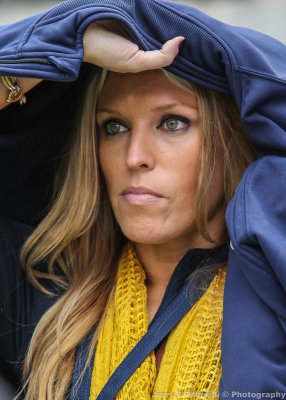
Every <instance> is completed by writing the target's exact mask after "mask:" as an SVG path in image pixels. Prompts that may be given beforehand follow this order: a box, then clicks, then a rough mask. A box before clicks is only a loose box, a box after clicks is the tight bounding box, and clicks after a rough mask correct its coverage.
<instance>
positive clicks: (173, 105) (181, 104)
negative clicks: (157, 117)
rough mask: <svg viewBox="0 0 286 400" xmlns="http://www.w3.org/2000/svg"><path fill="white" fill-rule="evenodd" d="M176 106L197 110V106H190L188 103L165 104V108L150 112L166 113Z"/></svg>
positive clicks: (157, 108) (153, 109)
mask: <svg viewBox="0 0 286 400" xmlns="http://www.w3.org/2000/svg"><path fill="white" fill-rule="evenodd" d="M177 106H185V107H189V108H196V109H198V107H197V106H193V105H191V104H189V103H170V104H167V105H165V106H161V107H155V108H152V109H151V111H153V112H156V111H167V110H169V109H170V108H174V107H177Z"/></svg>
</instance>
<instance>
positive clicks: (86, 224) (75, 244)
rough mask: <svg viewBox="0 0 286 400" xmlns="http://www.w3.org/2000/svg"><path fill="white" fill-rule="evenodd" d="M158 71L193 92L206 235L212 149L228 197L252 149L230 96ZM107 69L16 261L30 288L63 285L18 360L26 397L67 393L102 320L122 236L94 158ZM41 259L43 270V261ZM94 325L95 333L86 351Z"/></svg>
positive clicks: (54, 398)
mask: <svg viewBox="0 0 286 400" xmlns="http://www.w3.org/2000/svg"><path fill="white" fill-rule="evenodd" d="M164 72H165V74H166V75H167V77H168V79H170V80H171V82H173V83H174V84H175V85H177V86H179V87H181V88H183V89H184V90H190V91H191V92H192V93H194V94H195V95H196V96H197V98H198V104H199V111H200V115H201V128H202V150H201V168H200V173H199V180H198V182H199V183H198V190H197V194H196V223H197V226H198V230H199V231H200V232H201V233H202V235H203V236H204V237H205V238H206V239H207V240H210V241H211V240H212V239H211V237H210V235H209V233H208V192H209V188H210V184H211V182H212V178H213V176H214V172H215V166H216V160H217V157H218V156H219V157H222V159H223V162H222V170H223V178H224V196H223V197H224V200H223V201H224V204H225V205H226V204H227V202H228V201H229V200H230V199H231V197H232V196H233V194H234V192H235V189H236V187H237V185H238V183H239V181H240V179H241V176H242V174H243V172H244V170H245V169H246V167H247V166H248V165H249V163H250V162H251V161H252V160H253V159H254V158H255V153H254V150H253V149H252V147H251V146H250V144H249V142H248V139H247V136H246V134H245V132H244V129H243V126H242V123H241V119H240V115H239V111H238V109H237V107H236V105H235V103H234V101H233V100H232V99H231V98H229V97H227V96H224V95H221V94H219V93H216V92H213V91H211V90H208V89H204V88H202V87H199V86H197V85H194V84H192V83H190V82H188V81H185V80H183V79H181V78H178V77H176V76H175V75H172V74H170V73H167V72H166V71H164ZM105 77H106V71H104V70H103V71H102V72H101V73H99V74H97V75H96V76H95V77H94V79H93V80H92V81H91V82H90V84H89V87H88V90H87V93H86V99H85V102H84V105H83V108H82V112H81V118H80V120H79V123H78V127H77V129H76V131H75V134H74V136H73V141H72V143H71V145H70V150H69V154H68V156H67V157H66V160H65V163H64V165H63V167H62V170H61V172H60V173H59V175H58V177H57V179H56V183H55V193H54V201H53V204H52V206H51V209H50V212H49V213H48V215H47V216H46V217H45V218H44V219H43V221H42V222H41V223H40V224H39V226H38V227H37V228H36V229H35V231H34V232H33V233H32V235H31V236H30V237H29V239H28V240H27V241H26V243H25V245H24V247H23V249H22V253H21V262H22V265H23V267H24V268H25V270H26V272H27V275H28V278H29V279H30V281H31V282H32V283H33V284H34V286H35V287H36V288H38V289H39V290H41V291H43V292H45V293H47V295H49V296H52V295H53V294H52V293H50V292H49V291H48V290H47V288H46V286H45V284H44V283H43V282H45V280H46V279H48V280H52V281H54V282H55V283H56V285H58V286H59V287H60V288H61V289H63V294H62V295H61V296H60V297H59V298H58V299H57V300H56V302H55V304H54V305H53V306H52V307H51V308H50V309H49V310H48V311H47V312H46V313H45V314H44V315H43V317H42V318H41V320H40V322H39V323H38V325H37V327H36V330H35V332H34V335H33V337H32V340H31V343H30V347H29V350H28V353H27V356H26V362H25V367H24V375H25V376H26V384H25V390H26V396H25V399H26V400H36V399H37V400H38V399H40V400H41V399H45V400H63V399H64V398H65V395H66V393H67V390H68V389H69V387H70V383H71V378H72V373H73V369H74V363H75V354H76V349H77V347H78V345H79V344H80V343H81V342H82V341H83V340H84V339H85V338H86V337H87V336H88V335H89V334H90V333H91V332H92V330H93V329H94V327H95V325H96V323H97V322H99V321H101V320H102V316H103V314H104V311H105V309H106V306H107V303H108V300H109V298H110V296H111V293H112V291H113V288H114V285H115V277H116V271H117V262H118V259H119V257H120V252H121V250H122V248H123V246H124V244H125V242H126V238H125V237H124V236H123V234H122V233H121V231H120V228H119V226H118V224H117V222H116V220H115V218H114V215H113V212H112V209H111V205H110V202H109V200H108V196H107V192H106V188H105V183H104V180H103V177H102V174H101V171H100V168H99V164H98V156H97V154H98V149H97V146H98V143H97V136H96V122H95V115H96V105H97V102H98V98H99V95H100V92H101V90H102V87H103V85H104V80H105ZM217 244H219V243H217ZM43 264H44V265H46V266H47V269H46V270H43V268H42V267H41V265H43ZM98 330H99V329H97V330H96V332H95V333H94V334H93V340H92V344H91V348H90V353H89V356H90V357H91V355H92V353H93V352H94V350H95V346H96V340H97V332H98Z"/></svg>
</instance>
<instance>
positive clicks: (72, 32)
mask: <svg viewBox="0 0 286 400" xmlns="http://www.w3.org/2000/svg"><path fill="white" fill-rule="evenodd" d="M109 18H112V19H116V20H117V21H119V22H121V23H122V24H123V25H124V27H125V28H126V30H127V31H128V32H129V34H130V35H131V37H132V38H133V40H134V41H135V42H136V43H137V44H138V45H139V46H140V48H142V49H144V50H153V49H157V48H159V47H160V46H161V45H162V44H163V43H164V42H166V41H167V40H168V39H170V38H173V37H175V36H178V35H182V36H184V37H185V38H186V43H185V45H184V46H183V48H182V50H181V51H180V54H179V56H178V57H177V58H176V59H175V61H174V62H173V64H172V65H171V66H170V67H168V68H167V69H168V70H170V71H171V72H173V73H174V74H176V75H178V76H180V77H183V78H186V79H189V80H190V81H193V82H195V83H198V84H200V85H202V86H205V87H207V88H211V89H214V90H217V91H219V92H221V93H225V94H229V95H232V96H234V98H235V100H236V102H237V105H238V107H239V109H240V112H241V118H242V121H243V124H244V127H245V129H246V131H247V133H248V135H249V139H250V141H251V143H252V145H253V146H254V147H255V148H256V150H257V153H258V155H259V157H258V160H257V161H255V162H254V163H253V164H251V165H250V167H249V168H248V169H247V171H246V173H245V174H244V176H243V178H242V180H241V183H240V185H239V187H238V189H237V191H236V194H235V196H234V198H233V199H232V201H231V202H230V203H229V205H228V208H227V214H226V221H227V226H228V230H229V233H230V238H231V243H232V245H231V251H230V255H229V261H228V271H227V278H226V286H225V296H224V311H223V331H222V378H221V382H220V397H221V398H227V397H230V398H234V399H238V398H241V397H243V398H249V399H251V398H257V399H260V398H263V397H271V398H277V399H279V398H285V397H286V293H285V291H286V266H284V263H285V264H286V207H285V198H286V159H285V158H284V157H285V155H286V46H285V45H283V44H282V43H280V42H278V41H276V40H274V39H273V38H271V37H268V36H266V35H263V34H260V33H257V32H254V31H252V30H249V29H245V28H241V27H233V26H230V25H227V24H224V23H221V22H219V21H217V20H215V19H213V18H211V17H209V16H207V15H205V14H203V13H202V12H200V11H198V10H196V9H194V8H192V7H189V6H187V5H182V4H178V3H173V2H168V1H161V0H160V1H158V0H124V1H123V0H69V1H66V2H63V3H61V4H59V5H58V6H56V7H54V8H53V9H51V10H49V11H47V12H44V13H41V14H38V15H36V16H33V17H30V18H27V19H26V20H23V21H20V22H18V23H15V24H13V25H10V26H3V27H0V74H1V75H5V74H8V75H16V76H27V77H39V78H43V79H45V80H51V81H58V82H59V81H60V82H73V81H75V80H76V79H77V78H78V76H79V72H80V68H81V63H82V57H83V45H82V38H83V33H84V31H85V29H86V28H87V26H88V25H89V24H90V23H91V22H93V21H96V20H101V19H109ZM41 85H42V86H41V88H35V89H34V90H43V86H45V83H43V84H41ZM55 87H57V88H58V86H55ZM55 87H54V89H55ZM76 88H77V86H76V84H74V86H73V83H71V84H65V85H62V89H61V90H62V91H61V93H60V94H57V93H55V90H53V87H52V86H49V87H48V88H47V90H46V93H48V94H46V95H45V94H43V96H46V97H45V101H46V102H47V103H49V105H50V106H51V107H53V104H54V102H55V101H56V99H57V95H58V96H60V95H61V96H66V97H65V98H66V99H67V98H68V97H69V96H68V93H69V90H71V91H72V90H75V89H76ZM43 93H44V91H43ZM62 98H63V97H62ZM50 99H52V100H50ZM58 105H59V107H60V106H61V101H59V103H58ZM10 107H14V108H11V110H15V109H17V110H18V108H17V106H15V105H13V106H9V107H8V108H10ZM35 107H36V105H35ZM60 110H61V112H64V107H63V106H62V108H60ZM4 112H5V113H9V112H12V111H9V110H8V111H6V110H4ZM17 112H18V111H17ZM19 112H20V113H22V114H23V113H24V112H23V111H19ZM55 118H57V117H55ZM67 118H68V116H67ZM59 119H60V117H59V116H58V120H59ZM37 123H38V125H37V126H38V127H40V130H41V129H43V130H44V129H45V127H44V126H42V127H41V125H40V123H39V121H35V124H37ZM11 129H12V130H13V127H12V128H11ZM24 130H25V129H24ZM13 140H18V137H17V132H16V131H15V132H13ZM52 140H53V143H55V144H54V147H56V145H57V144H56V142H57V141H61V140H64V139H63V138H58V137H53V136H52ZM7 143H8V142H7V140H6V141H5V140H3V139H1V146H0V147H1V149H0V151H1V161H0V162H1V164H2V163H3V164H2V165H5V166H6V167H7V165H8V164H9V163H10V162H11V160H10V157H9V155H11V156H12V153H11V154H10V153H9V143H10V142H9V143H8V144H7ZM26 144H27V143H26V142H25V143H23V142H21V146H20V147H21V149H22V148H23V147H25V145H26ZM20 147H19V148H20ZM3 149H4V150H3ZM45 151H46V150H45V149H43V150H41V151H40V154H39V157H38V159H37V160H33V162H32V161H31V162H30V164H29V163H28V164H29V165H28V167H27V168H26V169H25V172H23V171H22V172H21V171H20V172H21V173H20V178H19V177H18V178H17V179H18V180H17V179H16V181H14V183H13V185H12V184H11V182H10V179H11V177H10V178H9V177H7V176H6V175H5V174H4V173H3V175H4V179H3V182H4V183H3V187H2V188H1V196H2V198H3V199H4V200H5V199H8V200H5V201H6V203H5V201H4V203H5V206H4V208H3V209H5V210H6V212H7V213H8V214H9V212H10V211H11V209H10V208H9V206H10V201H12V202H14V203H15V202H17V199H16V200H15V194H18V193H19V192H21V190H22V189H23V187H24V186H25V187H26V188H27V185H28V187H29V185H30V186H31V190H30V192H29V193H30V195H27V198H26V203H27V204H31V203H29V201H32V206H30V208H29V207H28V206H27V208H26V214H25V215H24V216H22V217H23V220H26V221H27V220H29V218H30V219H31V216H32V214H33V212H32V210H34V211H35V210H37V211H38V210H40V209H41V207H43V205H44V204H45V200H43V199H42V198H41V197H40V196H39V190H38V189H39V188H40V187H41V185H42V183H41V182H39V179H38V180H37V177H36V176H35V170H36V169H37V168H38V165H39V163H40V159H41V156H42V153H41V152H45ZM14 154H15V153H13V157H15V155H14ZM53 167H54V166H53ZM53 167H51V166H48V167H47V168H46V169H47V171H48V169H49V168H53ZM0 174H1V172H0ZM17 176H18V175H17ZM31 176H33V177H32V178H31ZM35 182H36V189H32V187H33V185H32V184H33V183H35ZM11 185H12V187H11ZM9 193H10V194H11V193H13V194H14V196H12V195H11V196H10V197H9V195H8V194H9ZM31 193H32V195H31ZM283 193H285V196H284V194H283ZM29 196H30V197H29ZM16 197H17V196H16ZM12 198H13V200H11V199H12ZM15 204H16V203H15ZM14 208H15V207H14ZM24 208H25V207H24ZM18 217H19V216H18Z"/></svg>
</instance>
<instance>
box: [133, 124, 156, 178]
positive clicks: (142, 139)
mask: <svg viewBox="0 0 286 400" xmlns="http://www.w3.org/2000/svg"><path fill="white" fill-rule="evenodd" d="M153 142H154V141H153V140H152V135H151V134H150V132H148V128H146V127H145V128H144V127H137V128H135V129H132V132H131V135H130V137H129V142H128V149H127V154H126V165H127V167H128V168H129V169H131V170H144V171H148V170H152V169H153V168H154V166H155V149H154V143H153Z"/></svg>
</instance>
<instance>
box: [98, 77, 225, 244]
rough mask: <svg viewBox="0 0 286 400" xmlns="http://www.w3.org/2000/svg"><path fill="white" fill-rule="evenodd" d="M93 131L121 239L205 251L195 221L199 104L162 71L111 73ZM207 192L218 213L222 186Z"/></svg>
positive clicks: (101, 98) (101, 97)
mask: <svg viewBox="0 0 286 400" xmlns="http://www.w3.org/2000/svg"><path fill="white" fill-rule="evenodd" d="M97 124H98V127H99V132H100V143H99V157H100V165H101V168H102V172H103V175H104V177H105V181H106V185H107V190H108V194H109V197H110V201H111V204H112V208H113V211H114V214H115V217H116V219H117V221H118V223H119V225H120V227H121V230H122V232H123V233H124V235H125V236H126V237H127V238H128V239H130V240H132V241H134V242H136V243H144V244H168V243H169V244H171V243H175V242H177V241H179V242H180V243H184V244H185V245H186V246H187V248H188V247H199V246H205V245H206V243H205V241H204V239H202V238H201V236H200V235H199V233H198V232H197V229H196V224H195V222H194V205H195V194H196V190H197V184H198V172H199V165H200V149H201V132H200V124H199V111H198V104H197V100H196V97H195V96H194V95H192V94H191V93H188V92H187V91H185V90H182V89H180V88H178V87H177V86H175V85H173V84H172V83H171V82H170V81H169V80H168V79H167V78H166V77H165V75H164V74H163V72H162V71H160V70H156V71H148V72H141V73H137V74H117V73H109V74H108V77H107V80H106V82H105V84H104V88H103V91H102V94H101V96H100V99H99V103H98V109H97ZM218 186H219V185H218ZM212 192H213V193H212V200H211V206H215V204H216V203H217V202H218V199H219V198H220V197H221V196H220V195H221V187H220V186H219V187H217V185H216V188H213V190H212Z"/></svg>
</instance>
